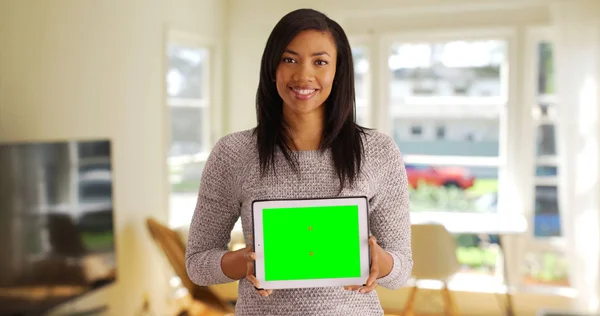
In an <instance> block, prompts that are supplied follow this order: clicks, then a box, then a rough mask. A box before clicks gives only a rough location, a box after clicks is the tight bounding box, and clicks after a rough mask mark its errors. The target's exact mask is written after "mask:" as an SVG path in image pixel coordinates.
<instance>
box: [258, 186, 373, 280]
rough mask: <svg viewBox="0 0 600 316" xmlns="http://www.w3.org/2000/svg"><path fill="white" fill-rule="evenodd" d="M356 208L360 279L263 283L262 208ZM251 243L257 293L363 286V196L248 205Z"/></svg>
mask: <svg viewBox="0 0 600 316" xmlns="http://www.w3.org/2000/svg"><path fill="white" fill-rule="evenodd" d="M342 205H358V224H359V236H360V241H361V242H360V266H361V275H360V277H356V278H328V279H308V280H285V281H266V280H265V272H264V268H265V267H264V248H263V246H262V245H263V234H262V220H261V219H262V210H263V209H265V208H282V207H310V206H342ZM252 230H253V232H252V236H253V238H252V240H253V247H254V252H255V253H256V260H255V262H254V275H255V277H256V278H257V280H258V282H259V284H260V288H261V289H290V288H308V287H331V286H347V285H364V284H365V283H366V280H367V279H368V277H369V272H370V264H371V256H370V249H369V236H370V231H369V202H368V199H367V197H366V196H349V197H335V198H312V199H271V200H255V201H253V202H252Z"/></svg>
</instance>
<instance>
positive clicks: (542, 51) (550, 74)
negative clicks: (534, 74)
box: [538, 42, 555, 94]
mask: <svg viewBox="0 0 600 316" xmlns="http://www.w3.org/2000/svg"><path fill="white" fill-rule="evenodd" d="M538 69H539V71H538V93H539V94H553V93H554V92H555V90H554V56H553V49H552V44H551V43H547V42H542V43H539V44H538Z"/></svg>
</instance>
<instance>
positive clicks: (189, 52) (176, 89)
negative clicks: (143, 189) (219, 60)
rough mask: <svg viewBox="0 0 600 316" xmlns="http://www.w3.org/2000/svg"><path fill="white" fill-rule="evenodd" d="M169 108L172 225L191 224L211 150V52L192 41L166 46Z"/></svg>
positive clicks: (172, 43)
mask: <svg viewBox="0 0 600 316" xmlns="http://www.w3.org/2000/svg"><path fill="white" fill-rule="evenodd" d="M166 54H167V61H168V62H167V70H166V88H167V98H168V99H167V106H168V109H169V117H170V126H171V128H170V130H171V132H170V144H169V153H168V167H169V181H170V184H171V195H170V209H171V211H170V225H171V226H181V225H187V224H189V221H190V219H191V216H192V214H193V211H194V206H195V203H196V195H197V191H198V186H199V183H200V177H201V175H202V170H203V167H204V163H205V161H206V158H207V157H208V153H209V151H210V148H211V145H210V135H209V132H210V129H209V124H210V112H209V104H210V93H209V83H210V80H209V74H210V69H209V68H210V63H209V57H210V51H209V49H208V48H207V47H203V46H201V45H197V44H196V43H195V42H194V41H190V40H179V39H177V40H172V41H171V42H169V43H168V45H167V47H166Z"/></svg>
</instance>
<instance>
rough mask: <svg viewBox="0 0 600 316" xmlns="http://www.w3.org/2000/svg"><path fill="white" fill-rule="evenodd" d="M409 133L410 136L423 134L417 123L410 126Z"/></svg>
mask: <svg viewBox="0 0 600 316" xmlns="http://www.w3.org/2000/svg"><path fill="white" fill-rule="evenodd" d="M410 134H411V135H412V136H421V135H423V128H422V127H421V126H419V125H416V126H412V127H411V128H410Z"/></svg>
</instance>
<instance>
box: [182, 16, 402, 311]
mask: <svg viewBox="0 0 600 316" xmlns="http://www.w3.org/2000/svg"><path fill="white" fill-rule="evenodd" d="M353 75H354V70H353V65H352V54H351V50H350V44H349V43H348V39H347V37H346V35H345V33H344V31H343V30H342V28H341V27H340V26H339V25H338V24H337V23H336V22H335V21H332V20H331V19H329V18H328V17H326V16H325V15H324V14H322V13H320V12H317V11H314V10H310V9H301V10H296V11H293V12H291V13H289V14H287V15H286V16H284V17H283V18H282V19H281V21H279V22H278V23H277V25H276V26H275V28H274V29H273V31H272V33H271V35H270V37H269V39H268V41H267V44H266V48H265V51H264V54H263V57H262V62H261V70H260V82H259V87H258V91H257V98H256V111H257V120H258V125H257V127H256V128H254V129H253V130H248V131H242V132H237V133H233V134H230V135H228V136H225V137H223V138H222V139H220V140H219V141H218V142H217V144H216V145H215V147H214V149H213V150H212V152H211V154H210V157H209V158H208V161H207V162H206V166H205V169H204V172H203V175H202V181H201V184H200V189H199V195H198V203H197V206H196V210H195V213H194V216H193V219H192V222H191V227H190V234H189V241H188V248H187V255H186V263H187V269H188V274H189V276H190V278H191V280H192V281H194V282H195V283H197V284H199V285H206V286H207V285H212V284H218V283H226V282H232V281H235V280H240V282H239V290H238V293H239V295H238V301H237V304H236V315H360V316H367V315H382V314H383V311H382V308H381V306H380V303H379V300H378V297H377V294H376V292H375V291H374V289H375V287H376V286H377V285H379V286H383V287H386V288H389V289H397V288H399V287H401V286H402V285H403V284H404V283H405V281H406V280H407V279H408V277H409V275H410V272H411V269H412V258H411V249H410V221H409V208H408V200H409V197H408V184H407V178H406V171H405V169H404V165H403V162H402V158H401V154H400V151H399V150H398V148H397V146H396V145H395V143H394V142H393V141H392V140H391V138H389V137H388V136H385V135H383V134H381V133H378V132H375V131H372V130H367V129H365V128H363V127H360V126H358V125H357V124H356V123H355V99H354V76H353ZM338 195H339V196H356V195H366V196H367V197H368V198H369V204H370V209H371V214H370V220H371V221H370V230H371V232H372V234H373V236H374V237H372V238H371V239H370V245H371V258H372V259H371V267H372V269H371V273H370V276H369V279H368V280H367V284H366V286H364V287H361V286H358V285H357V286H350V287H346V288H336V287H329V288H312V289H286V290H276V291H266V290H257V288H258V287H259V284H258V282H257V281H256V278H255V277H254V276H253V275H252V273H253V260H254V258H255V255H254V253H253V252H252V248H251V247H250V246H248V247H246V248H244V249H241V250H238V251H228V250H227V244H228V242H229V238H230V233H231V230H232V228H233V226H234V224H235V222H236V221H237V220H238V218H239V217H240V216H241V218H242V227H243V231H244V236H245V239H246V242H247V243H248V244H251V236H250V234H251V232H252V219H251V209H250V206H251V203H252V201H253V200H256V199H277V198H311V197H325V196H338ZM375 238H376V239H375Z"/></svg>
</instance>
